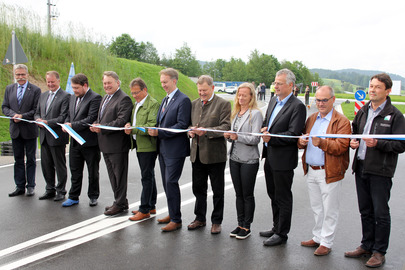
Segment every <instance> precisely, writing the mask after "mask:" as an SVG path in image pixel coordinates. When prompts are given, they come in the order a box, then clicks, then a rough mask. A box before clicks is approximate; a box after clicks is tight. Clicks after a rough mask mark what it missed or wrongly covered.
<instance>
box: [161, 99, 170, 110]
mask: <svg viewBox="0 0 405 270" xmlns="http://www.w3.org/2000/svg"><path fill="white" fill-rule="evenodd" d="M168 100H169V97H165V100H164V101H163V107H162V112H165V110H166V107H167V101H168Z"/></svg>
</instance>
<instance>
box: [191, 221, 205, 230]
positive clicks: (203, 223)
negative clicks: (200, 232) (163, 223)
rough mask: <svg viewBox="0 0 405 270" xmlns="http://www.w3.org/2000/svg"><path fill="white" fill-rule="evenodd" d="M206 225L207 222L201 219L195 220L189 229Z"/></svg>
mask: <svg viewBox="0 0 405 270" xmlns="http://www.w3.org/2000/svg"><path fill="white" fill-rule="evenodd" d="M205 225H206V223H205V222H202V221H199V220H194V221H193V222H191V223H190V225H188V226H187V229H189V230H190V231H192V230H195V229H198V228H201V227H204V226H205Z"/></svg>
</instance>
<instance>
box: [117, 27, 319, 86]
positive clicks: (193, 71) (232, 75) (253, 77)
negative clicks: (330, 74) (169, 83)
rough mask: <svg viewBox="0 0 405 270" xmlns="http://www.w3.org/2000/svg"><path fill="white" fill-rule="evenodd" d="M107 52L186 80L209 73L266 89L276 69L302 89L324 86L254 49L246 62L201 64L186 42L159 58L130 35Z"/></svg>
mask: <svg viewBox="0 0 405 270" xmlns="http://www.w3.org/2000/svg"><path fill="white" fill-rule="evenodd" d="M109 50H110V52H111V53H112V54H114V55H116V56H117V57H121V58H126V59H131V60H137V61H140V62H145V63H150V64H154V65H161V66H165V67H172V68H175V69H177V70H179V71H180V72H181V73H183V74H185V75H187V76H189V77H198V76H200V75H202V74H208V75H210V76H211V77H213V78H214V80H215V81H249V82H251V81H254V82H256V84H258V83H265V84H266V85H267V86H269V85H271V83H272V82H273V81H274V79H275V75H276V72H277V71H278V70H280V69H282V68H288V69H290V70H291V71H292V72H294V74H295V76H296V79H297V80H296V83H297V84H298V85H299V86H302V87H305V85H310V84H311V82H313V81H316V82H318V83H319V85H322V84H323V82H322V79H321V78H320V76H319V74H318V73H312V72H311V71H310V70H309V69H308V68H307V67H306V66H305V65H304V64H303V63H302V62H301V61H293V62H290V61H286V60H284V61H281V62H280V61H279V60H278V59H277V58H276V57H275V56H274V55H268V54H264V53H260V52H259V51H258V50H256V49H255V50H253V51H252V52H251V54H250V55H249V60H248V61H247V62H244V61H243V60H242V59H240V58H234V57H232V58H231V59H230V60H229V61H226V60H224V59H217V60H215V61H211V62H204V63H202V64H200V62H199V61H198V60H197V59H196V57H195V54H193V52H192V50H191V48H190V47H189V46H188V45H187V43H184V44H183V46H182V47H181V48H179V49H176V51H175V53H174V54H170V55H165V54H163V55H162V57H161V58H160V57H159V54H158V51H157V49H156V48H155V47H154V45H153V44H152V43H150V42H146V43H144V42H136V41H135V39H134V38H132V37H131V36H130V35H128V34H122V35H121V36H119V37H117V38H115V39H113V41H112V42H111V44H110V45H109Z"/></svg>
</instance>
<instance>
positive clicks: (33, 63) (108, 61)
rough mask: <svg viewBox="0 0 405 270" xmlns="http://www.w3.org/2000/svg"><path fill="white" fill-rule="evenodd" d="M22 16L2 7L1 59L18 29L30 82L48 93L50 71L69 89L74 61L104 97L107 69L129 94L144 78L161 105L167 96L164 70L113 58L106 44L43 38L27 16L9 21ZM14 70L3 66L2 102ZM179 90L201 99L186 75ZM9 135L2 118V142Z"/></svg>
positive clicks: (0, 13)
mask: <svg viewBox="0 0 405 270" xmlns="http://www.w3.org/2000/svg"><path fill="white" fill-rule="evenodd" d="M13 12H14V13H15V14H14V15H15V16H14V15H13ZM20 13H21V10H18V11H17V10H14V9H12V8H10V7H7V6H5V5H4V4H0V57H1V58H0V59H1V61H3V59H4V57H5V54H6V52H7V48H8V45H9V43H10V41H11V33H12V30H14V31H15V32H16V36H17V38H18V40H19V41H20V43H21V45H22V47H23V49H24V52H25V54H26V55H27V58H28V63H25V64H26V65H27V66H28V68H29V74H30V78H29V81H30V82H32V83H34V84H37V85H38V86H40V87H41V89H42V90H43V91H45V90H47V89H46V84H45V73H46V72H47V71H49V70H56V71H58V72H59V74H60V75H61V87H62V88H65V87H66V83H67V79H68V74H69V69H70V64H71V63H72V62H73V63H74V66H75V71H76V74H77V73H79V72H81V73H84V74H86V75H87V77H88V78H89V84H90V87H91V88H92V89H93V90H94V91H96V92H98V93H100V94H101V95H104V89H103V85H102V74H103V72H104V71H106V70H113V71H115V72H117V74H118V76H119V77H120V80H121V88H122V89H123V90H124V91H125V92H126V93H128V94H129V93H130V89H129V83H130V82H131V80H132V79H134V78H136V77H141V78H142V79H143V80H145V82H146V84H147V86H148V90H149V93H150V95H151V96H153V97H154V98H156V99H157V100H158V101H159V102H160V101H161V100H162V99H163V98H164V96H165V95H166V93H165V91H164V90H163V89H162V87H161V85H160V80H159V71H160V70H162V69H163V68H164V67H161V66H155V65H151V64H146V63H141V62H137V61H132V60H127V59H121V58H116V57H113V56H111V55H110V53H109V52H108V50H107V49H106V48H105V46H104V45H103V44H95V43H92V42H88V41H82V40H78V39H77V38H75V37H69V38H62V37H51V36H48V35H42V34H40V31H39V30H36V31H34V30H32V28H33V27H29V26H30V24H31V22H30V21H29V20H27V19H26V17H25V20H24V21H22V22H20V21H18V20H17V21H16V22H14V23H13V25H12V26H11V25H10V23H9V21H7V20H9V18H15V17H20V15H21V14H20ZM24 15H25V14H24ZM29 16H32V18H31V20H34V19H36V18H35V15H32V14H31V15H30V14H29ZM20 23H22V25H20ZM12 68H13V67H12V65H1V68H0V103H2V102H3V97H4V91H5V87H6V86H7V85H8V84H11V83H13V82H14V78H13V74H12ZM178 87H179V89H180V90H181V91H182V92H183V93H185V94H187V95H188V96H189V97H190V99H191V100H193V99H195V98H197V97H198V92H197V87H196V85H195V83H194V82H193V81H191V80H190V79H189V78H188V77H187V76H185V75H183V74H180V78H179V82H178ZM5 125H7V127H6V126H5ZM7 136H9V135H8V121H7V120H1V119H0V141H4V140H8V139H9V137H7Z"/></svg>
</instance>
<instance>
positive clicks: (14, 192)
mask: <svg viewBox="0 0 405 270" xmlns="http://www.w3.org/2000/svg"><path fill="white" fill-rule="evenodd" d="M24 194H25V189H19V188H16V189H15V190H14V191H13V192H11V193H9V194H8V196H9V197H15V196H20V195H24Z"/></svg>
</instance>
